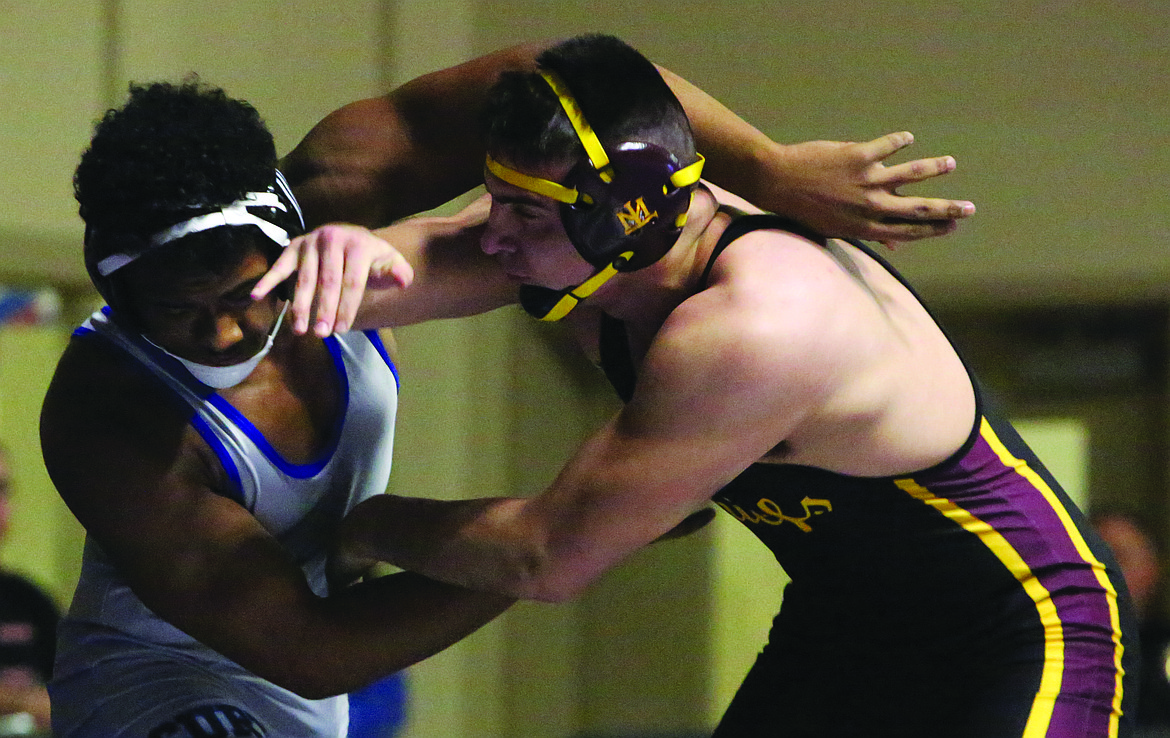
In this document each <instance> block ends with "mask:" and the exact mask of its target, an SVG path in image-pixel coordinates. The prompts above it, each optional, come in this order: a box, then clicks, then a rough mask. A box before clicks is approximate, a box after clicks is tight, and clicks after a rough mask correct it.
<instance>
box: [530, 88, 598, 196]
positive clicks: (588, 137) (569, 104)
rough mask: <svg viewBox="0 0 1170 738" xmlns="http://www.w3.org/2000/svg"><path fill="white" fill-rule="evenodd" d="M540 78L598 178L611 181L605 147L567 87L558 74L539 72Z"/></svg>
mask: <svg viewBox="0 0 1170 738" xmlns="http://www.w3.org/2000/svg"><path fill="white" fill-rule="evenodd" d="M540 76H541V77H544V81H545V82H548V86H549V87H551V88H552V91H553V92H555V93H556V95H557V99H559V100H560V101H561V107H562V108H564V109H565V115H567V116H568V117H569V122H570V123H572V124H573V130H574V131H576V132H577V138H579V139H581V145H582V146H584V147H585V153H586V154H588V155H589V161H590V162H591V163H592V164H593V168H594V169H596V170H597V172H598V176H600V177H601V180H602V181H603V182H609V181H611V180H613V173H612V172H610V171H608V169H609V155H608V154H606V153H605V147H604V146H602V145H601V141H600V140H598V138H597V134H596V133H594V132H593V127H592V126H590V125H589V121H587V120H585V114H584V113H583V112H581V106H580V105H578V104H577V99H576V98H575V97H573V95H572V93H570V92H569V87H568V85H566V84H565V81H564V80H563V79H561V77H560V75H559V74H557V73H556V72H553V71H550V70H548V69H542V70H540Z"/></svg>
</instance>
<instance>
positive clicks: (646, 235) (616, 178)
mask: <svg viewBox="0 0 1170 738" xmlns="http://www.w3.org/2000/svg"><path fill="white" fill-rule="evenodd" d="M541 76H542V77H543V78H544V79H545V81H546V82H548V84H549V86H550V87H551V88H552V90H553V92H554V93H555V94H556V95H557V98H558V99H559V100H560V102H561V107H562V108H563V109H564V111H565V114H566V115H567V116H568V118H569V122H570V123H571V124H572V125H573V130H574V131H576V133H577V136H578V138H579V139H580V140H581V144H582V145H583V146H584V147H585V152H586V154H587V158H586V159H585V160H583V161H581V162H580V163H578V164H577V165H576V166H575V167H573V169H572V170H571V171H570V172H569V174H568V176H567V177H566V179H565V182H564V185H565V186H566V187H568V188H570V189H573V190H576V191H577V192H578V193H580V194H579V195H578V197H577V198H576V201H575V202H562V205H561V220H562V222H563V223H564V226H565V231H566V233H568V235H569V239H570V241H572V243H573V245H574V246H575V247H576V249H577V251H578V252H580V254H581V256H582V257H584V258H585V260H586V261H588V262H589V263H590V264H592V265H593V266H594V267H595V268H598V269H600V268H603V267H605V266H607V265H610V264H613V263H614V260H615V259H616V258H617V257H618V256H619V255H620V254H622V253H625V252H627V251H632V252H633V253H634V256H633V258H632V259H630V260H629V261H626V262H623V264H622V265H621V266H619V267H618V268H619V269H620V270H621V271H633V270H635V269H641V268H642V267H644V266H647V265H649V264H652V263H654V262H655V261H657V260H658V259H660V258H662V256H663V255H664V254H665V253H666V252H667V251H669V250H670V247H671V246H673V245H674V242H675V241H677V240H678V236H679V234H680V233H681V231H682V225H683V223H685V220H686V213H687V210H688V209H689V208H690V204H691V195H692V193H693V192H694V187H695V185H696V184H697V183H698V181H699V176H700V173H701V172H702V167H703V157H701V156H700V157H698V161H696V162H695V163H694V164H691V165H689V166H685V167H684V166H682V165H681V164H680V163H679V161H678V159H677V158H676V157H675V156H674V155H673V154H671V153H670V152H669V151H667V150H666V149H665V148H663V147H661V146H658V145H655V144H651V143H639V142H626V143H622V144H619V145H618V146H617V147H615V148H614V149H613V150H612V151H606V150H605V148H604V147H603V146H602V145H601V142H600V140H599V139H598V138H597V134H596V133H594V132H593V128H592V127H591V126H590V125H589V123H588V122H587V121H586V120H585V116H584V113H583V112H582V110H581V107H580V105H578V104H577V101H576V99H575V98H574V97H573V95H572V93H570V92H569V89H568V86H567V85H566V84H565V83H564V81H563V80H562V79H561V78H560V77H559V76H558V75H557V74H556V73H555V72H551V71H549V70H542V71H541Z"/></svg>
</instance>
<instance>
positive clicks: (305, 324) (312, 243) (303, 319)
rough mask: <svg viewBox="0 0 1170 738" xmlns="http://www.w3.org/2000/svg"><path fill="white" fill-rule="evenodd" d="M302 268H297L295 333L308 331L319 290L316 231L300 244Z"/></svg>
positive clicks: (291, 308) (294, 311)
mask: <svg viewBox="0 0 1170 738" xmlns="http://www.w3.org/2000/svg"><path fill="white" fill-rule="evenodd" d="M300 252H301V253H300V269H298V270H297V288H296V292H295V293H293V301H292V306H291V307H290V308H289V311H290V312H291V313H292V316H291V317H292V326H293V331H294V332H295V333H298V334H301V333H307V332H308V330H309V317H310V315H311V314H312V310H313V297H314V295H315V293H316V290H317V241H316V231H314V232H313V233H310V234H308V235H307V236H305V237H303V240H302V241H301V244H300Z"/></svg>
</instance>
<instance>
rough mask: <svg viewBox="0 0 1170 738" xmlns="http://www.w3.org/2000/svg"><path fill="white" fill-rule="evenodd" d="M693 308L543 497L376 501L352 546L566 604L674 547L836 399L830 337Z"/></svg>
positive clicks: (356, 522) (731, 307)
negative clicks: (739, 480)
mask: <svg viewBox="0 0 1170 738" xmlns="http://www.w3.org/2000/svg"><path fill="white" fill-rule="evenodd" d="M805 281H806V282H807V281H815V278H814V279H812V280H809V279H806V280H805ZM692 301H697V302H696V304H695V305H693V306H688V304H684V306H683V307H681V308H679V310H681V311H682V314H679V310H676V315H677V319H676V317H673V316H672V318H671V321H670V322H668V325H667V327H666V328H665V329H664V330H663V331H662V332H660V334H659V336H658V337H657V338H656V339H655V341H654V345H653V346H652V348H651V350H650V353H649V354H648V355H647V356H646V359H645V360H644V362H643V364H642V365H641V367H640V369H639V384H638V388H637V390H636V392H635V395H634V397H633V399H632V401H631V402H630V403H629V404H628V405H627V406H626V407H625V408H623V410H622V411H621V412H620V413H619V414H618V415H617V416H616V417H614V418H613V419H612V420H611V421H610V422H609V423H607V424H606V425H604V426H603V427H602V428H601V429H600V430H598V431H597V432H596V433H595V434H594V435H593V436H592V437H590V438H589V439H588V440H587V441H586V442H585V443H584V444H583V445H582V446H581V447H580V448H579V449H578V451H577V452H576V454H575V455H574V457H573V458H572V459H571V460H570V461H569V463H568V464H567V465H566V466H565V467H564V468H563V469H562V471H561V473H560V474H559V475H558V477H557V479H556V480H555V481H554V483H553V484H552V485H551V486H550V487H548V488H547V489H545V490H544V491H543V492H541V493H540V494H538V495H535V496H533V497H531V498H526V499H519V498H509V499H480V500H466V501H461V502H443V501H436V500H424V499H409V498H400V497H385V498H378V499H373V500H369V501H367V502H366V503H363V505H361V506H359V508H357V509H356V510H355V511H354V513H355V514H354V515H353V516H352V517H351V518H350V519H349V520H348V521H347V523H346V525H345V529H344V530H343V531H342V534H341V539H342V541H343V545H345V546H348V547H349V548H350V550H351V551H353V552H354V555H355V556H360V557H370V558H376V559H381V560H386V561H389V562H391V563H394V564H396V565H398V566H402V567H404V568H407V569H411V570H414V571H419V572H421V573H425V574H427V575H428V576H433V577H435V578H438V579H441V580H443V581H449V582H453V583H458V584H460V585H462V586H467V587H470V588H474V589H484V590H487V591H498V592H503V593H507V594H509V595H511V596H515V597H521V598H531V599H538V600H548V601H561V600H565V599H569V598H572V597H574V596H576V595H577V594H579V593H580V592H581V591H582V589H583V588H585V587H587V586H588V585H589V584H590V583H591V582H592V581H594V580H595V579H596V578H597V577H598V576H600V575H601V574H602V573H603V572H605V571H606V570H608V569H609V568H612V567H613V566H615V565H616V564H618V563H619V562H620V561H622V560H623V559H624V558H626V557H627V556H628V555H629V554H630V553H632V552H633V551H635V550H637V549H639V548H641V547H642V546H645V545H646V544H647V543H650V542H652V541H654V540H656V539H657V538H659V537H661V536H662V535H663V534H665V533H666V532H667V531H669V530H670V529H671V528H672V527H674V526H676V525H678V524H679V523H680V522H681V521H683V520H684V519H685V518H686V517H687V516H688V515H690V514H692V513H694V512H695V511H696V510H698V509H700V508H702V507H703V506H704V505H706V504H707V503H708V502H709V500H710V497H711V496H712V495H713V494H714V493H715V492H716V491H717V490H718V489H720V488H721V487H722V486H723V485H725V484H727V483H728V482H730V481H731V480H732V479H733V478H734V477H735V476H736V475H738V474H739V473H740V472H741V471H743V470H744V469H745V468H747V467H748V466H749V465H750V464H751V463H753V462H754V461H756V460H757V459H759V458H760V457H761V456H763V455H764V454H765V453H766V452H768V451H769V450H770V449H771V448H773V447H774V446H775V445H776V444H777V443H778V442H779V441H780V440H782V439H784V438H786V437H788V435H789V433H791V432H792V430H793V429H794V428H796V427H797V426H798V425H799V424H800V423H801V422H803V420H804V419H805V418H806V417H808V415H809V414H810V413H812V412H813V411H814V410H815V408H816V407H818V406H819V404H820V403H821V402H822V401H823V399H824V397H825V396H826V395H827V394H828V393H830V392H832V391H833V388H834V387H835V379H834V370H833V369H832V368H831V365H830V364H829V362H828V361H827V360H824V359H821V358H818V360H817V361H816V363H817V364H818V366H821V367H822V369H823V371H822V372H818V373H816V374H815V375H813V373H810V372H807V371H805V369H806V367H807V366H808V361H809V357H810V356H818V354H822V355H823V353H824V352H823V351H822V349H821V348H819V347H818V346H817V345H816V344H817V343H818V342H820V341H822V340H823V336H822V335H821V334H822V333H823V331H818V330H815V327H814V329H813V330H803V331H794V332H790V331H788V329H787V328H786V327H781V326H776V327H774V328H773V327H768V328H766V329H763V330H761V329H760V321H759V320H752V319H750V316H741V315H739V314H738V311H739V310H740V309H741V308H740V307H737V306H736V305H735V303H736V302H737V301H736V300H727V299H725V298H724V297H722V296H710V297H709V299H706V300H704V299H702V297H701V296H700V297H699V298H692ZM689 302H690V301H688V303H689ZM698 303H705V304H698ZM741 318H749V319H741ZM805 345H808V346H809V350H808V351H805V350H803V349H802V348H801V347H802V346H805ZM696 346H701V347H703V349H702V350H701V351H699V350H696V349H695V347H696ZM777 347H784V348H783V350H778V349H777ZM814 350H815V351H817V352H818V353H812V351H814Z"/></svg>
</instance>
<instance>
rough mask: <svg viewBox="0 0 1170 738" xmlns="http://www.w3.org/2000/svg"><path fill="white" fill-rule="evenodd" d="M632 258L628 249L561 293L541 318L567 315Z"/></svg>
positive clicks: (554, 318)
mask: <svg viewBox="0 0 1170 738" xmlns="http://www.w3.org/2000/svg"><path fill="white" fill-rule="evenodd" d="M632 258H634V252H633V251H626V252H624V253H622V254H621V256H619V257H617V258H616V259H614V260H613V262H612V263H611V264H608V265H606V267H605V268H604V269H602V270H601V271H599V272H597V273H596V274H594V275H593V276H592V277H590V278H589V279H587V280H585V281H584V282H582V283H581V284H579V285H577V286H576V287H574V288H573V289H571V290H569V291H568V292H566V293H564V294H563V295H561V299H559V300H557V303H556V304H555V305H553V307H552V309H551V310H549V311H548V312H547V313H545V314H544V315H542V316H540V319H541V320H544V321H548V322H553V321H557V320H560V319H561V318H563V317H565V316H566V315H568V314H569V313H570V312H571V311H572V309H573V308H575V307H577V305H578V303H580V302H581V301H582V300H584V299H585V298H586V297H589V296H590V295H592V294H593V293H594V292H596V291H597V290H598V289H600V288H601V285H603V284H605V283H606V282H608V281H609V280H610V278H611V277H613V276H614V275H615V274H617V273H618V267H619V266H620V265H622V264H625V263H626V262H627V261H629V260H630V259H632Z"/></svg>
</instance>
